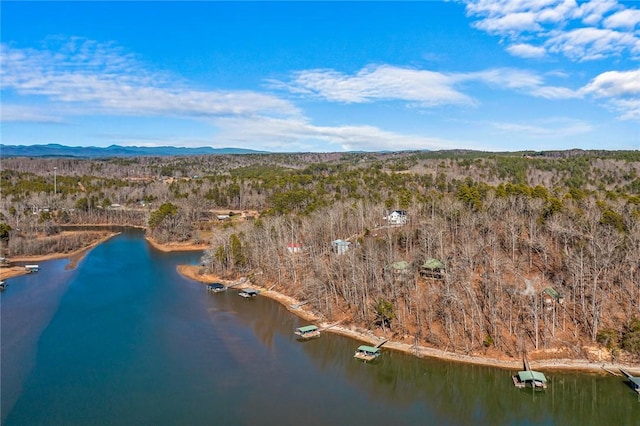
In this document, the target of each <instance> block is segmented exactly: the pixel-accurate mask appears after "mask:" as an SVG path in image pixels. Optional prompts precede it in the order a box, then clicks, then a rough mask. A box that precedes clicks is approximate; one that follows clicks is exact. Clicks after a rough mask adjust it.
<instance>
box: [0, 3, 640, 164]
mask: <svg viewBox="0 0 640 426" xmlns="http://www.w3.org/2000/svg"><path fill="white" fill-rule="evenodd" d="M639 6H640V3H639V2H635V1H631V2H625V1H619V0H618V1H616V0H598V1H589V2H582V1H579V2H576V1H574V0H469V1H447V2H445V1H423V2H419V1H414V2H358V1H356V2H339V1H333V2H305V1H298V2H270V1H262V2H214V1H211V2H207V1H198V2H152V1H143V2H128V1H120V2H92V1H84V2H68V3H67V2H49V1H46V2H14V1H6V0H5V1H2V2H0V13H1V25H2V27H1V32H0V39H1V49H2V50H1V52H0V53H1V55H0V60H1V64H0V65H1V66H0V77H1V96H2V98H1V111H0V118H1V120H2V123H1V126H2V127H1V129H0V131H1V134H0V135H1V137H2V143H4V144H9V145H34V144H46V143H59V144H63V145H70V146H108V145H112V144H116V145H136V146H166V145H172V146H191V147H201V146H211V147H214V148H223V147H240V148H249V149H258V150H267V151H274V152H307V151H315V152H338V151H352V150H358V151H360V150H363V151H379V150H394V151H395V150H414V149H431V150H438V149H478V150H489V151H516V150H550V149H571V148H583V149H640V7H639Z"/></svg>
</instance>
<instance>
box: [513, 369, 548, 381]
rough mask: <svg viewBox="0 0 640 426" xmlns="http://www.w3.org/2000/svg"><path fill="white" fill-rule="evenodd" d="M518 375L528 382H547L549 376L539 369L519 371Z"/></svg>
mask: <svg viewBox="0 0 640 426" xmlns="http://www.w3.org/2000/svg"><path fill="white" fill-rule="evenodd" d="M518 377H519V378H520V381H522V382H528V381H530V380H536V381H539V382H546V381H547V378H546V377H545V376H544V374H543V373H541V372H539V371H530V370H529V371H518Z"/></svg>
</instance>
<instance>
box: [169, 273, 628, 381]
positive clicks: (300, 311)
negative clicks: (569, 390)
mask: <svg viewBox="0 0 640 426" xmlns="http://www.w3.org/2000/svg"><path fill="white" fill-rule="evenodd" d="M176 269H177V271H178V273H180V274H181V275H182V276H184V277H185V278H189V279H191V280H193V281H196V282H199V283H202V284H210V283H213V282H221V283H223V284H225V285H228V284H231V283H236V282H237V281H229V280H225V279H222V278H220V277H217V276H214V275H211V274H200V273H199V272H198V271H199V267H198V266H194V265H178V266H177V268H176ZM246 287H252V288H256V289H258V290H260V295H261V296H265V297H268V298H269V299H272V300H274V301H276V302H279V303H280V304H282V305H283V306H284V307H285V308H286V309H287V310H288V311H289V312H291V313H292V314H294V315H296V316H298V317H300V318H302V319H304V320H307V321H316V322H317V324H316V325H317V326H318V327H319V328H321V329H322V328H325V329H324V330H323V331H324V332H330V333H336V334H340V335H343V336H346V337H349V338H352V339H354V340H359V341H361V342H365V343H368V344H371V345H375V344H378V343H380V342H381V341H383V340H385V339H387V337H385V336H376V335H375V334H374V333H373V331H372V330H366V329H361V328H358V327H347V326H342V325H336V323H335V322H333V323H331V322H327V321H326V320H325V319H323V318H322V316H321V315H318V314H316V313H314V312H312V311H311V310H309V309H307V308H305V306H300V307H297V308H292V306H296V305H299V304H301V303H302V301H300V300H297V299H295V298H293V297H291V296H288V295H286V294H283V293H280V292H278V291H276V290H273V289H267V288H265V287H261V286H259V285H253V284H245V283H243V284H238V285H236V286H234V288H238V289H242V288H246ZM382 347H384V348H387V349H392V350H395V351H399V352H403V353H406V354H409V355H413V356H416V357H418V358H433V359H439V360H443V361H452V362H461V363H466V364H475V365H482V366H487V367H495V368H500V369H504V370H512V371H521V370H522V362H523V361H522V359H515V358H512V359H508V360H507V359H498V358H489V357H486V356H482V355H465V354H461V353H455V352H448V351H447V350H446V349H444V350H442V349H437V348H432V347H428V346H420V345H418V346H416V345H414V344H408V343H402V342H399V341H393V340H387V341H386V342H385V343H384V345H382ZM529 363H530V364H533V366H534V367H535V369H536V370H537V369H545V370H553V371H580V372H583V373H597V374H603V375H609V374H611V373H610V372H608V371H607V370H612V371H617V370H618V369H620V368H623V369H625V370H627V371H631V372H640V365H634V364H623V363H616V362H611V361H591V360H588V359H572V358H557V359H541V360H529Z"/></svg>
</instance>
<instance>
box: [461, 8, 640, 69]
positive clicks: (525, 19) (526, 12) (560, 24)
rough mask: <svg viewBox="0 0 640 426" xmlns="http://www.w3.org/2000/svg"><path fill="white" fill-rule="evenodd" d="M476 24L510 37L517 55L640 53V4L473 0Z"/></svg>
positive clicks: (510, 46) (575, 56)
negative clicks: (633, 5) (632, 6)
mask: <svg viewBox="0 0 640 426" xmlns="http://www.w3.org/2000/svg"><path fill="white" fill-rule="evenodd" d="M467 15H469V16H472V17H474V18H476V21H475V22H474V24H473V25H474V26H475V27H476V28H478V29H481V30H483V31H487V32H488V33H490V34H495V35H500V36H503V37H505V38H506V39H507V41H508V42H509V43H508V47H507V51H508V52H509V53H511V54H512V55H514V56H519V57H524V58H539V57H542V56H543V55H544V54H549V53H552V54H554V53H555V54H560V55H564V56H566V57H567V58H569V59H571V60H573V61H586V60H598V59H604V58H607V57H610V56H614V55H615V56H620V55H622V54H624V53H627V52H630V53H631V54H632V55H635V56H636V57H638V56H640V34H639V33H638V32H635V31H634V28H635V27H636V26H637V25H638V23H640V10H638V9H636V8H630V7H625V5H623V4H619V3H618V2H617V1H615V0H592V1H590V2H586V3H581V4H580V5H578V3H577V2H576V1H575V0H541V1H535V0H468V2H467Z"/></svg>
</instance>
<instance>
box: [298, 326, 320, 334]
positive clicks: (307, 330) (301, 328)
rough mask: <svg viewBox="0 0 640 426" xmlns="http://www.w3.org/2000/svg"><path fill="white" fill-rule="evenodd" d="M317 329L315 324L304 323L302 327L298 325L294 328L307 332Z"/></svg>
mask: <svg viewBox="0 0 640 426" xmlns="http://www.w3.org/2000/svg"><path fill="white" fill-rule="evenodd" d="M317 329H318V327H316V326H315V325H305V326H304V327H298V328H297V329H296V330H298V331H300V332H301V333H308V332H310V331H316V330H317Z"/></svg>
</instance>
